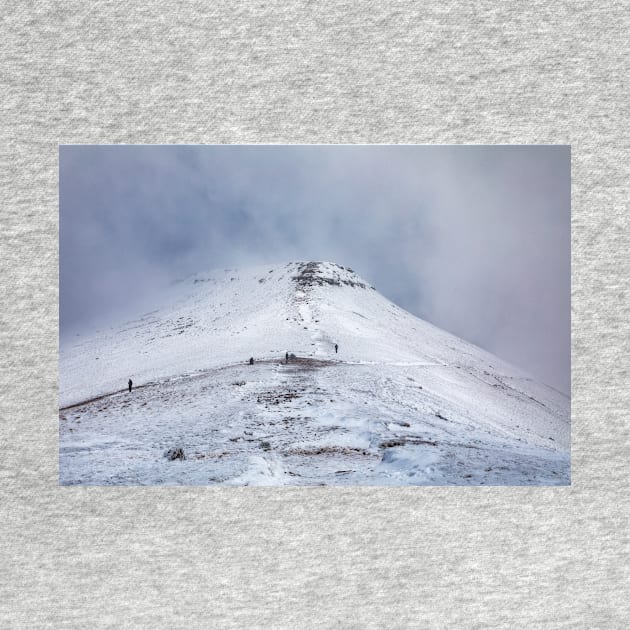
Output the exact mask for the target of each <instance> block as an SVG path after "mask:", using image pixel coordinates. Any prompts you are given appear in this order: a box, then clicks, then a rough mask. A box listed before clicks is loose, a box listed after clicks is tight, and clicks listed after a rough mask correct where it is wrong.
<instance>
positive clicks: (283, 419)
mask: <svg viewBox="0 0 630 630" xmlns="http://www.w3.org/2000/svg"><path fill="white" fill-rule="evenodd" d="M160 299H161V302H162V303H161V304H157V305H156V308H155V309H154V310H153V311H149V312H146V313H144V314H143V315H141V316H139V317H138V318H136V319H135V320H131V321H127V322H126V323H125V324H123V325H121V326H112V327H110V328H109V329H108V330H106V331H101V332H99V333H98V334H95V335H91V336H82V337H79V338H78V339H76V340H73V342H72V343H66V344H64V346H63V347H62V348H61V351H60V407H61V411H60V445H62V444H63V448H66V449H69V450H67V451H65V450H64V451H60V453H61V454H63V455H64V457H61V456H60V461H64V462H68V467H67V469H66V472H67V473H68V474H66V475H65V477H64V478H65V479H66V481H67V482H68V483H85V482H86V479H92V481H94V482H98V481H99V480H100V482H103V483H105V482H107V483H117V481H116V480H115V478H112V479H113V480H112V479H109V480H106V481H104V480H103V479H100V478H99V479H97V478H94V475H92V474H91V473H90V471H89V470H86V463H85V462H83V464H78V462H79V461H82V460H83V458H84V455H77V453H82V452H83V451H82V450H79V451H76V450H73V448H76V447H80V448H83V447H82V444H83V442H82V441H81V440H79V441H78V442H77V436H78V435H79V434H80V433H82V432H84V430H85V426H82V427H78V425H75V424H73V422H72V421H71V418H72V419H73V420H81V418H82V417H83V418H84V420H83V421H82V424H84V423H85V422H86V420H85V419H86V418H87V417H89V418H90V421H89V422H90V424H93V425H94V427H93V431H94V432H93V433H91V434H90V435H91V437H90V438H89V439H94V440H96V441H97V442H99V441H101V442H102V441H103V440H105V438H106V437H107V431H108V428H107V427H105V428H104V427H103V424H102V421H103V418H105V417H107V421H108V422H110V423H111V422H112V415H111V414H113V413H114V409H116V410H117V412H116V413H118V414H122V415H121V417H125V416H127V415H128V414H129V413H132V418H133V422H134V423H136V424H138V425H142V426H144V428H145V429H146V430H150V427H151V419H152V418H154V417H155V414H157V416H159V417H162V416H163V414H164V413H166V409H168V413H167V415H168V414H173V416H174V417H176V416H178V415H185V416H186V417H188V416H190V415H191V413H192V416H191V418H198V420H197V423H195V422H193V420H192V419H190V422H193V424H192V425H191V426H190V427H189V429H190V431H192V432H193V433H194V434H195V435H197V434H198V427H199V426H201V425H203V426H205V427H206V429H207V430H205V431H202V434H203V435H204V438H203V440H202V443H203V444H204V445H205V446H203V448H202V445H201V444H202V443H196V446H195V445H194V444H193V443H189V442H190V440H188V442H187V434H186V433H185V432H184V433H182V434H181V435H180V433H179V432H178V431H179V429H180V428H181V426H180V425H178V423H177V422H176V421H173V420H172V421H171V423H170V424H169V423H168V422H167V421H166V419H165V421H164V423H161V424H160V426H161V427H162V428H161V429H160V431H163V432H164V435H170V434H171V433H173V432H174V433H175V434H177V436H179V437H178V439H179V441H181V442H183V443H186V444H187V447H186V448H187V449H188V452H189V453H196V454H197V455H201V454H202V452H210V451H212V448H213V447H212V445H213V444H214V445H215V446H218V445H223V446H222V447H226V450H224V451H222V452H225V453H228V455H224V456H223V460H224V463H225V462H226V461H228V460H229V461H230V462H231V464H230V466H223V468H225V469H229V470H230V471H231V472H232V473H235V474H232V475H231V476H230V475H228V476H227V477H225V478H223V474H220V475H218V476H216V475H215V478H214V481H206V483H230V484H231V483H258V482H260V483H272V482H273V483H280V482H287V480H289V481H291V480H292V481H295V480H296V479H297V477H296V476H295V475H293V476H292V475H290V474H289V473H290V472H291V471H290V470H289V471H288V472H287V466H289V465H291V466H294V468H295V469H296V470H298V469H304V470H308V471H310V472H309V474H308V475H306V476H305V477H304V478H303V479H300V480H299V481H300V482H305V479H306V478H308V480H309V483H305V485H313V483H316V482H317V483H319V482H320V481H321V480H322V479H323V480H324V481H323V482H324V483H334V482H339V481H340V479H338V478H337V477H334V476H333V477H332V478H331V474H333V473H330V472H322V471H321V470H320V473H321V474H320V473H317V470H319V469H320V468H321V467H322V465H323V464H322V461H323V460H324V459H326V460H327V461H334V462H338V463H339V461H340V460H343V461H345V460H347V459H349V460H352V461H353V462H354V464H353V465H355V468H356V469H357V470H356V471H355V473H356V474H355V473H353V475H350V476H349V477H348V478H345V479H343V480H342V481H343V482H345V483H348V484H351V483H361V484H364V483H377V484H381V483H384V482H392V483H393V482H394V481H395V482H397V483H401V484H402V483H418V484H421V485H423V484H427V483H451V482H452V480H457V481H458V482H461V483H466V481H465V479H473V480H474V481H476V482H478V483H492V482H493V480H494V481H496V479H495V478H496V477H497V473H496V470H497V469H496V468H492V467H491V470H490V471H486V473H487V474H486V477H487V479H486V480H484V479H483V477H484V475H477V473H474V474H473V476H472V477H470V478H466V477H464V476H463V474H455V473H456V472H457V467H459V466H457V464H454V465H455V466H456V468H455V469H454V471H455V472H453V470H452V468H453V466H452V465H451V464H453V462H452V461H450V458H451V456H448V451H444V450H442V447H443V448H444V449H446V448H447V446H445V445H448V444H451V446H450V447H448V448H451V449H453V448H454V449H455V450H458V449H460V450H461V449H467V450H468V451H471V449H473V448H477V449H478V450H479V447H480V445H482V446H483V449H485V450H486V451H487V452H488V453H489V452H492V453H494V455H492V457H493V458H494V459H495V460H496V459H497V458H498V459H501V455H500V453H501V449H502V448H503V449H507V451H506V452H508V451H509V452H511V453H512V456H513V458H515V459H514V461H517V462H519V463H518V464H514V466H516V468H515V469H514V470H520V471H521V472H520V473H518V474H516V473H515V472H514V470H510V467H509V466H508V467H507V470H506V472H505V473H504V474H503V476H502V477H501V475H499V477H501V479H503V480H504V481H505V480H508V481H509V480H511V481H514V479H516V480H517V481H518V482H519V483H535V482H536V481H537V480H538V482H541V480H542V482H544V483H554V484H555V483H566V482H567V480H568V478H569V477H568V476H569V467H568V462H569V459H568V449H569V440H570V421H569V404H568V399H567V398H566V397H565V396H564V395H563V394H561V393H559V392H557V391H556V390H553V389H552V388H550V387H548V386H545V385H543V384H540V383H536V382H535V381H534V380H533V379H532V378H531V377H530V376H528V375H526V374H525V373H523V372H522V371H521V370H518V369H517V368H515V367H514V366H511V365H509V364H508V363H506V362H504V361H502V360H501V359H499V358H497V357H495V356H494V355H491V354H490V353H488V352H486V351H484V350H482V349H480V348H477V347H476V346H474V345H473V344H470V343H468V342H466V341H464V340H461V339H459V338H457V337H455V336H454V335H451V334H450V333H447V332H446V331H442V330H441V329H439V328H437V327H435V326H433V325H432V324H429V323H428V322H425V321H423V320H421V319H419V318H417V317H415V316H413V315H412V314H410V313H407V312H406V311H404V310H403V309H401V308H400V307H398V306H396V305H395V304H393V303H392V302H390V301H389V300H387V299H386V298H384V297H383V296H382V295H381V294H379V293H378V292H377V291H376V290H375V289H374V287H372V286H371V285H370V284H369V283H368V282H366V281H365V280H364V279H363V278H361V277H360V276H359V275H358V274H356V272H354V271H353V270H352V269H350V268H349V267H343V266H341V265H338V264H336V263H330V262H315V261H305V262H293V263H288V264H286V265H278V266H260V267H256V268H252V269H245V270H230V269H227V270H223V271H222V272H209V273H200V274H195V275H193V276H191V277H189V278H186V279H184V280H182V281H180V282H178V283H177V284H176V285H174V287H173V288H172V289H171V290H169V291H168V292H166V294H164V295H162V296H160ZM335 344H338V352H336V350H335ZM286 353H290V354H293V355H295V357H296V358H295V359H294V360H291V361H289V362H288V363H286V359H285V356H286ZM250 357H253V359H254V366H249V365H248V363H249V358H250ZM128 377H132V378H133V380H134V382H135V383H136V384H137V385H139V386H141V387H140V389H137V390H136V391H134V392H133V393H132V395H131V396H130V395H129V393H128V392H125V391H124V390H123V387H124V384H125V383H126V380H127V378H128ZM230 378H233V379H234V380H233V381H229V379H230ZM226 379H228V380H226ZM236 383H242V385H237V384H236ZM292 383H293V385H291V384H292ZM198 387H200V388H201V389H197V388H198ZM165 392H169V394H168V395H167V394H166V393H165ZM331 396H332V398H331ZM140 399H142V403H139V402H138V401H139V400H140ZM157 400H162V402H163V406H157V407H156V401H157ZM177 401H179V403H178V402H177ZM204 401H205V402H204ZM136 405H139V406H136ZM178 405H179V406H178ZM212 405H213V406H214V407H216V409H212V410H209V409H208V406H212ZM149 410H152V411H151V412H150V413H149ZM193 410H194V413H193ZM307 412H308V413H307ZM147 414H148V415H147ZM195 414H197V415H195ZM76 416H78V417H76ZM99 418H100V422H101V424H98V422H99ZM287 418H293V420H287ZM116 422H119V421H118V420H116ZM97 425H98V426H100V427H101V428H100V429H99V428H98V426H97ZM261 426H264V427H266V429H265V430H267V431H268V432H269V435H271V436H273V437H272V438H270V439H269V440H262V438H261V439H260V440H259V441H258V442H256V440H258V438H255V439H254V440H252V441H253V442H254V443H255V446H252V448H251V449H249V447H248V448H244V446H245V445H246V444H248V443H249V437H252V436H253V435H254V434H256V433H257V432H259V429H258V428H256V429H255V428H254V427H261ZM296 426H299V427H301V429H300V430H299V431H297V429H296ZM226 427H227V428H226ZM237 427H238V429H237ZM331 427H332V428H331ZM110 428H111V430H112V434H113V435H118V434H116V432H115V431H116V430H115V428H113V427H110ZM70 429H72V430H70ZM120 430H121V431H122V432H123V433H125V432H126V428H125V427H122V426H121V427H120ZM225 431H227V432H228V433H230V432H233V433H234V432H235V433H236V435H231V434H230V436H228V437H227V438H226V434H225ZM283 431H284V433H283ZM296 431H297V434H298V435H293V434H294V433H296ZM248 433H249V434H251V435H250V436H249V437H247V435H248ZM132 434H133V440H136V441H137V443H138V444H141V443H142V442H143V440H142V439H139V438H138V434H137V432H136V433H134V432H133V431H132ZM290 435H293V438H292V440H288V441H287V436H290ZM305 436H310V438H309V439H311V438H312V439H311V442H312V443H310V446H309V444H306V445H305V443H304V442H305V441H304V439H301V438H304V437H305ZM445 436H446V437H445ZM462 436H463V437H462ZM473 436H474V437H473ZM62 437H63V438H64V439H63V440H62V439H61V438H62ZM65 438H67V439H65ZM224 438H225V439H224ZM232 438H234V444H236V445H239V444H240V446H241V447H243V448H241V449H240V450H239V449H236V451H234V452H233V449H232V447H233V446H234V444H232V442H231V440H232ZM460 438H461V439H460ZM226 440H227V441H226ZM313 440H314V441H313ZM88 441H89V440H88ZM173 441H177V440H176V439H175V437H173ZM242 441H243V443H242V444H241V442H242ZM307 441H308V440H307ZM193 442H194V440H193ZM197 442H199V441H198V440H197ZM260 442H264V443H265V448H262V447H260ZM267 444H268V445H269V449H266V445H267ZM300 444H301V446H299V445H300ZM431 444H435V445H436V446H431ZM453 444H456V446H453ZM440 445H441V446H440ZM137 448H138V453H144V452H145V451H146V450H147V445H146V444H145V445H144V447H140V446H138V447H137ZM155 448H156V447H154V446H152V447H151V448H150V449H149V450H150V452H151V453H152V455H151V457H149V460H151V462H152V464H149V463H148V460H147V462H144V464H143V466H144V465H146V466H149V468H151V466H155V469H156V470H159V471H161V472H160V475H165V479H166V481H164V482H165V483H202V481H201V480H200V478H199V477H197V476H196V475H197V474H201V475H202V476H203V474H204V473H203V472H201V471H203V470H204V466H201V467H194V466H193V467H192V468H194V469H195V470H196V471H197V472H195V473H194V474H193V473H190V474H183V475H180V476H178V475H177V474H175V472H177V471H178V470H179V472H180V473H181V472H182V470H184V469H187V467H188V468H190V463H188V464H182V466H181V467H180V468H179V469H178V468H176V467H173V463H172V462H169V463H168V464H169V465H170V466H169V465H167V464H165V462H164V461H163V460H164V458H163V457H162V453H161V452H160V453H158V451H159V449H158V450H155ZM160 448H161V447H160ZM204 449H205V450H204ZM208 449H210V451H209V450H208ZM309 449H310V450H309ZM322 449H323V450H322ZM327 449H329V450H327ZM330 449H332V450H330ZM343 449H351V450H346V451H344V450H343ZM352 449H355V450H352ZM483 449H482V450H483ZM510 449H511V450H510ZM527 449H530V450H532V452H531V453H530V456H528V455H526V451H527ZM88 450H91V449H88ZM104 450H105V451H107V450H109V449H104ZM184 450H186V449H184ZM250 451H251V452H250ZM298 451H299V452H300V453H301V455H300V453H298ZM521 451H522V452H521ZM311 452H312V453H311ZM438 452H439V453H441V455H440V456H439V457H438V456H437V453H438ZM458 452H459V451H458ZM73 453H74V455H73ZM308 453H311V455H308ZM360 453H363V455H361V454H360ZM413 453H415V455H413V456H412V454H413ZM514 453H516V455H514ZM139 457H140V459H141V460H143V461H144V459H143V458H144V455H142V456H140V455H139ZM427 457H428V459H430V460H431V462H429V463H428V464H426V466H425V465H424V463H425V460H426V459H427ZM436 457H437V459H435V458H436ZM528 457H530V459H531V458H533V460H532V461H534V460H536V461H539V464H537V465H536V466H534V468H533V469H532V468H531V467H530V465H529V464H528V463H527V462H528V461H529V460H528ZM151 458H153V459H151ZM261 458H262V459H261ZM296 458H297V459H299V460H300V462H301V463H299V462H298V464H299V465H298V464H295V463H294V464H292V463H291V462H294V460H295V461H297V460H296ZM300 458H301V459H300ZM357 458H358V460H361V458H363V459H365V460H366V461H367V462H372V464H373V465H372V467H371V468H370V465H367V464H366V465H363V464H362V465H361V466H359V465H358V463H357V462H356V461H354V460H356V459H357ZM536 458H538V459H536ZM219 459H220V458H219ZM470 459H471V458H470V457H468V460H470ZM473 459H475V458H473ZM483 459H484V458H483V457H482V458H481V460H480V461H479V462H477V463H478V464H479V463H480V462H482V461H483ZM508 459H509V458H508ZM207 460H208V457H200V458H199V460H198V461H204V462H206V464H207ZM316 460H317V462H319V463H317V464H315V462H316ZM338 460H339V461H338ZM372 460H374V461H372ZM376 460H378V461H376ZM547 460H549V462H551V463H550V464H549V466H550V470H551V469H553V474H552V472H550V470H547V465H546V464H544V463H543V464H541V463H540V462H546V461H547ZM188 461H190V460H188ZM475 461H476V460H475ZM213 462H214V464H213V466H215V465H218V462H217V461H214V460H213ZM401 462H403V463H401ZM404 462H407V463H404ZM418 462H419V463H418ZM364 463H365V462H364ZM340 465H341V464H340ZM344 465H345V464H344ZM77 466H78V468H77ZM366 466H367V467H366ZM388 466H389V468H388ZM475 466H477V465H476V464H475ZM379 467H380V468H379ZM215 468H216V466H215ZM218 468H221V466H218ZM477 468H478V467H475V468H474V470H475V471H477ZM79 469H80V470H81V471H82V473H81V474H80V475H79V476H76V475H75V474H74V473H71V472H70V471H72V470H75V472H76V470H79ZM359 469H360V472H357V471H358V470H359ZM368 469H369V470H368ZM381 469H383V470H382V471H381V473H382V474H381V473H378V471H379V470H381ZM385 469H388V470H389V469H391V471H394V472H395V473H396V474H393V473H391V471H390V473H391V474H390V473H386V471H385ZM401 469H404V470H406V472H401ZM407 469H409V470H407ZM429 469H430V472H427V470H429ZM556 469H557V470H556ZM213 470H214V468H213ZM353 470H354V469H353ZM239 471H240V472H239ZM375 471H376V472H375ZM431 471H432V472H431ZM493 471H494V472H493ZM523 471H526V472H523ZM167 473H168V474H167ZM236 473H238V474H236ZM377 473H378V474H377ZM399 473H400V474H399ZM408 473H413V474H408ZM296 474H298V475H299V474H300V473H296ZM388 474H389V475H390V476H388ZM471 474H472V473H471ZM173 475H174V476H173ZM335 475H336V473H335ZM392 475H393V476H392ZM132 478H133V479H136V477H134V476H133V475H131V477H130V478H127V477H125V476H124V475H123V477H122V478H121V480H119V482H120V483H130V482H131V481H130V479H132ZM146 478H147V479H155V473H154V472H147V473H146ZM238 480H240V481H238ZM528 480H529V481H528ZM141 481H142V476H140V477H139V478H137V479H136V482H141ZM310 482H312V483H310Z"/></svg>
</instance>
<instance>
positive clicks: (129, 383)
mask: <svg viewBox="0 0 630 630" xmlns="http://www.w3.org/2000/svg"><path fill="white" fill-rule="evenodd" d="M127 385H129V391H131V386H132V385H133V382H132V381H131V379H129V381H128V382H127Z"/></svg>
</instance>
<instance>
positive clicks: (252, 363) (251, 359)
mask: <svg viewBox="0 0 630 630" xmlns="http://www.w3.org/2000/svg"><path fill="white" fill-rule="evenodd" d="M249 364H250V365H254V357H250V358H249Z"/></svg>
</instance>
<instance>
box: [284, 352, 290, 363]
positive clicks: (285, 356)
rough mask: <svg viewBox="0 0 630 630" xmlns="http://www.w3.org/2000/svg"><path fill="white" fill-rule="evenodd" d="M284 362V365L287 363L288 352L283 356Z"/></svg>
mask: <svg viewBox="0 0 630 630" xmlns="http://www.w3.org/2000/svg"><path fill="white" fill-rule="evenodd" d="M284 360H285V362H286V363H288V362H289V353H288V352H287V353H286V354H285V355H284Z"/></svg>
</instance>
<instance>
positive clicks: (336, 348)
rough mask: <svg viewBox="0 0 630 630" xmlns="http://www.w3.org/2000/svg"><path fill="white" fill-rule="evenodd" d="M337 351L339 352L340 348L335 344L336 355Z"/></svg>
mask: <svg viewBox="0 0 630 630" xmlns="http://www.w3.org/2000/svg"><path fill="white" fill-rule="evenodd" d="M337 350H339V346H338V345H337V344H335V354H337Z"/></svg>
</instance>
